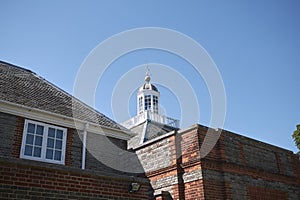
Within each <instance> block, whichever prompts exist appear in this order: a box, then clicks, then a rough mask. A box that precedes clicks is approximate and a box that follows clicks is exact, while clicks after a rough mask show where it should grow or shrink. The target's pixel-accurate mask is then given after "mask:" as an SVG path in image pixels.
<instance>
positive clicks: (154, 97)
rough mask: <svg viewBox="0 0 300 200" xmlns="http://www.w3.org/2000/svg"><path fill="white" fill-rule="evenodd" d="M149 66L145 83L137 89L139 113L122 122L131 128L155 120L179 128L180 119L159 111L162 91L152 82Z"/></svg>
mask: <svg viewBox="0 0 300 200" xmlns="http://www.w3.org/2000/svg"><path fill="white" fill-rule="evenodd" d="M150 81H151V77H150V75H149V68H148V67H147V70H146V75H145V83H144V84H143V85H142V86H141V87H139V88H138V91H137V114H136V116H134V117H132V118H131V119H129V120H127V121H125V122H123V123H121V125H123V126H124V127H126V128H128V129H131V128H133V127H136V126H139V125H141V124H143V123H144V122H146V124H147V123H148V122H150V121H151V122H155V123H159V124H161V125H166V126H169V127H174V128H178V127H179V120H177V119H173V118H171V117H167V116H164V115H162V114H161V113H160V111H159V97H160V93H159V91H158V89H157V87H156V86H155V85H153V84H151V83H150Z"/></svg>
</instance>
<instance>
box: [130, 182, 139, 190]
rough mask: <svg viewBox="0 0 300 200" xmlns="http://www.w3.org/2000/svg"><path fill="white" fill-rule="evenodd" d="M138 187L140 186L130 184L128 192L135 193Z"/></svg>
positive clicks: (133, 183)
mask: <svg viewBox="0 0 300 200" xmlns="http://www.w3.org/2000/svg"><path fill="white" fill-rule="evenodd" d="M140 187H141V184H139V183H136V182H132V183H130V187H129V192H137V191H139V189H140Z"/></svg>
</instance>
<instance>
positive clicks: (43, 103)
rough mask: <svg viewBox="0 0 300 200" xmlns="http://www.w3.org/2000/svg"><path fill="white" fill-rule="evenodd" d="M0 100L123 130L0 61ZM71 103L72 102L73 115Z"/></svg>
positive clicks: (35, 77)
mask: <svg viewBox="0 0 300 200" xmlns="http://www.w3.org/2000/svg"><path fill="white" fill-rule="evenodd" d="M0 100H3V101H8V102H12V103H16V104H19V105H24V106H28V107H31V108H36V109H40V110H44V111H48V112H52V113H55V114H60V115H63V116H67V117H75V118H77V119H79V120H83V121H87V122H90V123H96V124H99V125H102V126H106V127H109V128H115V129H119V130H121V129H123V130H124V128H123V127H121V126H120V125H119V124H117V123H116V122H115V121H113V120H111V119H110V118H108V117H106V116H105V115H104V114H102V113H100V112H98V111H96V110H94V109H93V108H91V107H89V106H87V105H86V104H84V103H83V102H81V101H79V100H78V99H76V98H74V97H73V96H72V95H70V94H68V93H66V92H65V91H63V90H62V89H60V88H58V87H57V86H55V85H53V84H52V83H50V82H49V81H47V80H45V79H44V78H42V77H40V76H38V75H37V74H35V73H34V72H32V71H30V70H27V69H24V68H21V67H18V66H15V65H12V64H9V63H6V62H3V61H0ZM72 100H73V101H74V102H75V103H74V104H73V108H74V110H73V111H72ZM74 113H75V114H74Z"/></svg>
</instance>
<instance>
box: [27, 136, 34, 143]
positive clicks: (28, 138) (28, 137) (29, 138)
mask: <svg viewBox="0 0 300 200" xmlns="http://www.w3.org/2000/svg"><path fill="white" fill-rule="evenodd" d="M26 144H33V135H30V134H27V135H26Z"/></svg>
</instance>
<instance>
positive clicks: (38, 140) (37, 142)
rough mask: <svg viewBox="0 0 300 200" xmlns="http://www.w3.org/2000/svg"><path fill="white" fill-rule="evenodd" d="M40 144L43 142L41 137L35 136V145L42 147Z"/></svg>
mask: <svg viewBox="0 0 300 200" xmlns="http://www.w3.org/2000/svg"><path fill="white" fill-rule="evenodd" d="M42 142H43V137H40V136H35V141H34V144H35V145H38V146H42Z"/></svg>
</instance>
